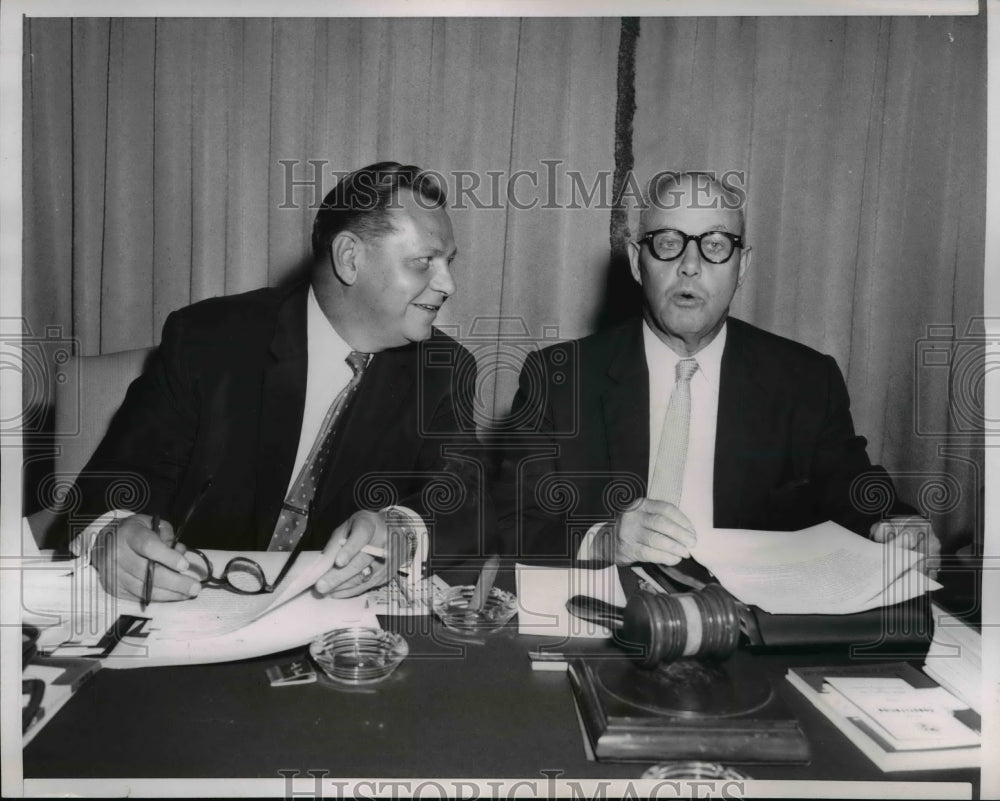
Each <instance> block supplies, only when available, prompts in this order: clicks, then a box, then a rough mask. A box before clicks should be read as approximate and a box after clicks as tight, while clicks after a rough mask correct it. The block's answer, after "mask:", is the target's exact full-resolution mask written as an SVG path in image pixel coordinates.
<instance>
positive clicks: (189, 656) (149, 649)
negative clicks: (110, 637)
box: [102, 592, 380, 669]
mask: <svg viewBox="0 0 1000 801" xmlns="http://www.w3.org/2000/svg"><path fill="white" fill-rule="evenodd" d="M354 626H360V627H366V628H376V629H377V628H380V626H379V622H378V618H377V617H376V616H375V613H374V612H372V611H371V610H369V609H367V608H366V606H365V598H364V596H363V595H361V596H358V597H356V598H323V597H319V596H316V595H314V594H313V593H311V592H303V593H300V594H299V595H298V596H297V597H295V598H293V599H292V600H291V601H289V602H288V603H285V604H282V605H280V606H278V607H277V608H275V609H273V610H271V611H270V612H268V613H267V614H265V615H263V616H261V617H258V618H257V619H256V620H254V621H252V622H251V623H249V624H247V625H246V626H244V627H243V628H241V629H238V630H236V631H231V632H229V633H228V634H220V635H218V636H215V637H196V638H192V639H178V638H176V637H165V636H163V631H162V630H157V629H155V628H154V629H150V630H149V632H148V635H147V636H145V637H135V638H132V637H126V638H125V639H124V640H123V641H122V642H121V643H120V644H119V645H118V647H117V648H116V649H115V652H114V654H113V655H111V656H109V657H107V658H105V659H103V660H102V664H103V665H104V667H108V668H116V669H127V668H141V667H158V666H161V665H188V664H201V663H208V662H228V661H231V660H233V659H248V658H250V657H254V656H264V655H266V654H273V653H278V652H280V651H285V650H288V649H289V648H297V647H299V646H302V645H305V644H306V643H308V642H310V641H312V640H313V639H315V638H316V637H318V636H320V635H321V634H323V633H324V632H327V631H331V630H332V629H337V628H349V627H354Z"/></svg>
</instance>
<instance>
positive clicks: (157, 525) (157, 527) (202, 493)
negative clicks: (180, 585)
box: [139, 478, 212, 612]
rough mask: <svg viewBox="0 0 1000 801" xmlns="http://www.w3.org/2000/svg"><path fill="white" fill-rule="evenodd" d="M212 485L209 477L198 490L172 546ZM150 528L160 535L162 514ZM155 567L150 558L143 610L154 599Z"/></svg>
mask: <svg viewBox="0 0 1000 801" xmlns="http://www.w3.org/2000/svg"><path fill="white" fill-rule="evenodd" d="M211 486H212V479H211V478H209V479H208V480H207V481H206V482H205V483H204V484H203V485H202V487H201V490H200V491H199V492H198V495H197V497H196V498H195V499H194V501H193V502H192V503H191V506H190V507H188V511H187V514H186V515H184V520H182V521H181V524H180V526H179V527H178V528H177V531H176V532H174V541H173V543H172V544H171V545H172V547H176V546H177V543H179V542H180V540H181V534H182V533H183V531H184V527H185V526H186V525H187V523H188V521H189V520H190V519H191V516H192V515H193V514H194V511H195V509H197V508H198V505H199V504H200V503H201V501H202V499H203V498H204V497H205V494H206V493H207V492H208V490H209V487H211ZM150 528H152V529H153V533H154V534H157V535H159V533H160V515H158V514H155V515H153V519H152V520H151V521H150ZM155 569H156V562H154V561H153V560H152V559H150V560H149V562H148V563H147V564H146V579H145V581H144V582H143V584H142V598H140V599H139V607H140V609H141V610H142V611H143V612H145V611H146V607H147V606H148V605H149V602H150V600H151V599H152V596H153V572H154V571H155Z"/></svg>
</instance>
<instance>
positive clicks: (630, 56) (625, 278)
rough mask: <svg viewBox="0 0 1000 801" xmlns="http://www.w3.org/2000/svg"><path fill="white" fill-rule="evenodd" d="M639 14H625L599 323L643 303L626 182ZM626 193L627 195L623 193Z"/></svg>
mask: <svg viewBox="0 0 1000 801" xmlns="http://www.w3.org/2000/svg"><path fill="white" fill-rule="evenodd" d="M639 30H640V22H639V19H638V17H623V18H622V21H621V36H620V38H619V44H618V79H617V97H616V101H615V174H614V180H613V181H612V194H611V197H612V207H611V220H610V236H611V264H610V266H609V269H608V278H607V293H606V295H605V305H604V308H603V310H602V313H601V316H600V318H599V320H598V325H599V326H605V325H610V324H612V323H615V322H617V321H619V320H621V319H623V318H625V317H628V316H629V315H631V314H634V313H635V311H636V309H637V307H638V305H639V298H640V293H639V287H638V285H637V284H636V283H635V281H633V280H632V276H631V274H630V272H629V264H628V252H627V248H628V241H629V239H630V238H631V235H632V233H633V232H631V231H630V230H629V209H628V207H627V204H626V202H625V197H624V196H628V193H627V192H625V189H626V185H627V184H626V182H627V181H629V180H630V178H631V177H632V175H633V169H634V167H635V158H634V156H633V153H632V134H633V130H632V123H633V120H634V118H635V50H636V45H637V40H638V38H639ZM623 195H624V196H623Z"/></svg>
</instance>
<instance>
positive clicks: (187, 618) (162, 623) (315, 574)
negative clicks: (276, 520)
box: [147, 550, 332, 639]
mask: <svg viewBox="0 0 1000 801" xmlns="http://www.w3.org/2000/svg"><path fill="white" fill-rule="evenodd" d="M203 553H204V554H205V555H206V556H207V557H208V559H209V561H211V563H212V566H213V567H214V569H215V573H216V575H221V574H222V571H223V568H224V567H225V565H226V563H227V562H228V561H229V560H230V559H232V558H233V557H234V556H237V555H239V556H244V557H246V558H248V559H252V560H253V561H255V562H257V564H259V565H260V566H261V568H263V570H264V575H265V576H266V577H267V580H268V581H274V580H275V578H277V576H278V574H279V573H280V572H281V568H282V567H284V564H285V562H286V561H287V559H288V554H287V553H281V552H276V551H249V552H240V553H239V554H236V553H233V552H230V551H215V550H204V551H203ZM331 564H332V558H331V557H330V556H328V555H327V554H324V553H323V552H321V551H303V552H302V553H301V554H299V558H298V559H297V560H296V562H295V564H294V565H293V566H292V569H291V570H290V571H289V572H288V575H287V576H285V577H284V579H282V582H281V584H280V585H278V587H277V589H276V590H275V592H273V593H265V594H263V595H240V594H239V593H234V592H230V591H229V590H227V589H225V588H222V587H203V588H202V590H201V593H200V594H199V595H198V597H197V598H192V599H191V600H189V601H180V602H173V603H166V602H165V603H152V604H150V605H149V608H148V610H147V614H149V615H150V616H151V617H152V618H153V620H154V622H155V624H156V627H157V628H158V629H160V630H161V631H162V632H163V635H162V636H163V637H165V638H166V637H175V638H178V639H191V638H195V637H217V636H219V635H220V634H226V633H228V632H230V631H236V630H237V629H239V628H242V627H243V626H245V625H247V624H248V623H250V622H251V621H252V620H255V619H257V618H258V617H260V616H261V615H263V614H265V613H267V612H269V611H271V610H272V609H276V608H277V607H279V606H281V605H282V604H284V603H286V602H287V601H289V600H291V599H292V598H295V597H296V596H298V595H299V594H301V593H303V592H305V591H306V590H308V589H309V588H310V587H312V585H313V584H315V583H316V580H317V579H318V578H319V577H320V576H322V575H323V573H325V572H326V571H327V570H329V568H330V565H331Z"/></svg>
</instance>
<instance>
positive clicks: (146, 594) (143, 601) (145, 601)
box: [139, 515, 160, 612]
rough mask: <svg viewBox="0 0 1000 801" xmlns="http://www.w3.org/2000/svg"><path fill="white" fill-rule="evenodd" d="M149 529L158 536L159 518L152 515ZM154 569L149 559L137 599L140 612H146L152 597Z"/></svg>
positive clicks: (154, 564)
mask: <svg viewBox="0 0 1000 801" xmlns="http://www.w3.org/2000/svg"><path fill="white" fill-rule="evenodd" d="M149 527H150V528H151V529H153V533H154V534H156V535H157V536H159V533H160V516H159V515H153V519H152V521H151V522H150V524H149ZM155 569H156V562H154V561H153V560H152V559H150V560H149V561H148V562H146V580H145V581H144V582H143V583H142V598H140V599H139V609H140V611H142V612H145V611H146V607H147V606H149V602H150V600H152V595H153V571H154V570H155Z"/></svg>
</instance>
